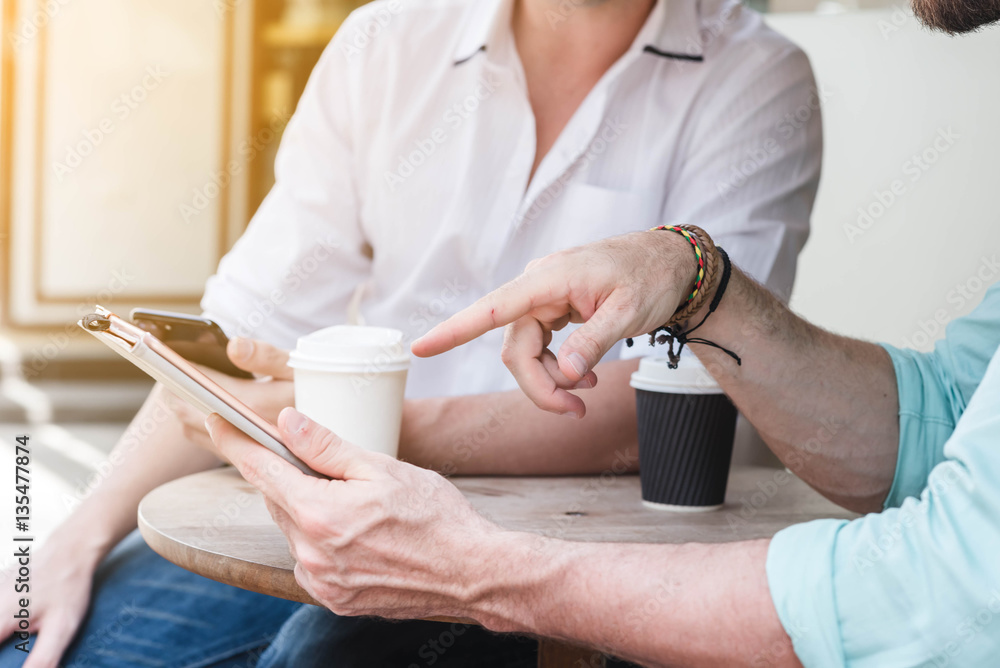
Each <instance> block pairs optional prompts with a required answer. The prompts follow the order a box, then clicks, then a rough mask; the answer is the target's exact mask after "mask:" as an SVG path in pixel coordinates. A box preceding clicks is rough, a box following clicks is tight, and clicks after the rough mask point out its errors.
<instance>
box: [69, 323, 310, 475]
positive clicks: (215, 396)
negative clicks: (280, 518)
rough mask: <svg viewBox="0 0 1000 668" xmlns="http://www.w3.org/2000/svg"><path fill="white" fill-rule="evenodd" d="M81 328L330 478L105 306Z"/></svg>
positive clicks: (195, 402)
mask: <svg viewBox="0 0 1000 668" xmlns="http://www.w3.org/2000/svg"><path fill="white" fill-rule="evenodd" d="M77 324H78V325H79V326H80V327H82V328H83V329H84V330H85V331H87V332H89V333H90V334H92V335H93V336H94V337H95V338H96V339H97V340H99V341H101V342H102V343H103V344H104V345H106V346H108V347H109V348H111V349H112V350H114V351H115V352H116V353H118V354H119V355H121V356H122V357H124V358H125V359H127V360H128V361H129V362H131V363H132V364H134V365H136V366H137V367H139V368H140V369H142V370H143V371H145V372H146V373H148V374H149V375H150V376H152V377H153V378H154V379H155V380H158V381H159V382H161V383H163V385H165V386H166V387H167V389H169V390H170V391H171V392H173V393H174V394H176V395H177V396H178V397H180V398H182V399H184V400H186V401H188V402H189V403H190V404H191V405H192V406H195V407H196V408H198V409H200V410H201V411H202V412H204V413H206V414H208V413H218V414H219V415H221V416H222V417H223V418H224V419H225V420H227V421H229V423H230V424H231V425H233V426H234V427H236V428H237V429H239V430H240V431H242V432H243V433H244V434H246V435H247V436H249V437H250V438H252V439H254V440H255V441H257V442H258V443H260V444H261V445H263V446H264V447H265V448H267V449H268V450H270V451H271V452H273V453H274V454H276V455H278V456H279V457H281V458H282V459H284V460H285V461H287V462H288V463H289V464H291V465H292V466H294V467H296V468H297V469H299V470H300V471H302V472H303V473H305V474H307V475H311V476H316V477H320V478H324V477H327V476H323V475H321V474H319V473H316V472H315V471H313V470H312V469H311V468H309V466H308V465H307V464H306V463H305V462H303V461H302V460H301V459H299V458H298V457H296V456H295V455H294V454H293V453H292V452H291V451H290V450H289V449H288V448H287V447H285V444H284V443H283V442H282V440H281V434H280V433H279V432H278V428H277V427H275V426H274V425H273V424H271V423H270V422H268V421H267V420H265V419H264V418H263V417H261V416H260V415H258V414H257V413H256V412H254V410H253V409H252V408H250V407H249V406H247V405H246V404H245V403H243V402H242V401H240V400H239V399H238V398H237V397H236V396H234V395H233V394H232V393H230V392H229V391H228V390H226V388H224V387H222V386H221V385H219V384H218V383H216V382H215V381H214V380H212V379H211V378H209V377H208V376H206V375H205V374H204V373H202V372H201V370H200V369H198V367H196V366H195V365H194V364H192V363H191V362H189V361H188V360H186V359H184V358H183V357H181V355H180V354H179V353H178V352H177V351H175V350H173V349H172V348H170V347H168V346H167V345H166V344H165V343H163V342H162V341H160V340H159V339H157V338H156V337H155V336H153V334H152V333H151V332H147V331H146V330H143V329H140V328H139V327H138V326H136V325H135V324H133V323H130V322H127V321H125V320H123V319H121V318H119V317H118V316H116V315H115V314H114V313H112V312H111V311H109V310H108V309H106V308H103V307H102V306H97V307H95V309H94V313H91V314H90V315H87V316H85V317H84V318H83V319H82V320H80V322H78V323H77Z"/></svg>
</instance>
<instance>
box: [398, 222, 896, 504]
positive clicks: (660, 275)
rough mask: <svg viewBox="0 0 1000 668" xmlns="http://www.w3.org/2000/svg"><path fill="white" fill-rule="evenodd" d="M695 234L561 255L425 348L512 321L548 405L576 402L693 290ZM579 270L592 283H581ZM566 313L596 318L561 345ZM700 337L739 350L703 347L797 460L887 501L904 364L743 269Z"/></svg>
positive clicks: (857, 498)
mask: <svg viewBox="0 0 1000 668" xmlns="http://www.w3.org/2000/svg"><path fill="white" fill-rule="evenodd" d="M686 244H687V242H686V241H685V240H684V239H683V238H682V237H681V236H680V235H677V234H672V233H666V232H637V233H633V234H628V235H624V236H621V237H614V238H611V239H606V240H604V241H600V242H597V243H594V244H590V245H589V246H582V247H580V248H574V249H571V250H568V251H562V252H560V253H555V254H553V255H550V256H548V257H546V258H543V259H542V260H538V261H536V262H534V263H532V265H529V267H528V269H527V270H525V273H523V274H522V275H521V276H519V277H518V278H517V279H515V280H514V281H512V282H510V283H508V284H506V285H504V286H502V287H500V288H499V289H497V290H495V291H494V292H492V293H490V294H489V295H486V296H485V297H483V298H482V299H480V300H479V301H477V302H476V303H475V304H473V305H472V306H470V307H469V308H467V309H466V310H465V311H462V312H461V313H458V314H456V315H455V316H452V317H451V318H449V319H448V320H447V321H445V322H444V323H441V324H440V325H438V326H437V327H435V328H434V329H433V330H431V331H430V332H428V333H427V334H426V335H425V336H424V337H422V338H421V339H420V340H418V341H415V342H414V344H413V350H414V352H415V353H416V354H418V355H422V356H428V355H435V354H440V353H442V352H444V351H446V350H449V349H451V348H454V347H455V346H458V345H461V344H463V343H465V342H467V341H470V340H472V339H473V338H475V337H476V336H479V335H480V334H482V333H483V332H486V331H489V330H490V329H494V328H496V327H501V326H504V325H508V324H509V328H508V336H507V338H506V339H505V342H504V347H505V350H504V359H505V362H506V363H507V366H508V367H509V368H510V370H511V372H512V373H513V374H514V376H515V377H516V378H517V381H518V384H519V385H520V386H521V389H522V390H523V391H524V392H525V394H526V395H527V396H528V397H530V398H531V400H532V401H533V402H534V403H535V404H536V405H538V406H540V407H542V408H545V409H546V410H549V411H553V412H556V413H565V412H569V411H577V410H579V406H582V403H583V402H582V401H581V399H582V398H587V399H588V400H589V396H590V395H589V393H590V392H594V390H588V391H586V392H584V393H577V394H578V395H579V396H576V395H573V394H570V393H569V392H567V389H569V388H572V387H573V384H574V383H577V382H579V381H580V380H581V379H583V378H585V377H588V376H589V375H592V372H591V371H590V369H592V368H594V365H596V364H597V362H598V361H599V360H600V359H601V357H602V356H603V355H604V354H605V353H606V352H607V351H608V350H610V349H611V347H612V346H613V345H614V344H615V343H616V342H617V341H619V340H620V339H622V338H625V337H628V336H641V335H642V334H643V333H644V332H648V331H650V330H653V329H655V328H656V327H658V326H659V325H660V324H662V323H664V322H666V321H667V320H668V319H669V318H670V317H671V316H672V315H673V313H674V312H675V310H676V309H677V307H678V305H679V304H680V303H681V302H682V301H683V300H684V299H685V296H686V295H688V294H690V291H691V286H692V285H693V284H694V278H695V265H694V263H693V262H692V261H691V250H690V248H689V247H685V245H686ZM578 276H586V280H585V281H582V280H571V277H578ZM705 308H706V309H707V307H705ZM703 316H704V310H703V311H702V313H698V314H695V316H694V317H693V318H692V322H694V323H697V322H700V321H701V319H702V317H703ZM568 321H573V322H583V323H584V324H583V325H581V326H580V327H579V328H578V329H577V330H575V331H574V332H573V333H572V334H571V335H570V336H569V337H568V338H567V339H566V341H565V343H563V344H562V346H561V347H560V348H559V350H558V356H556V355H555V354H553V353H552V352H551V351H549V350H548V349H547V347H546V346H547V343H548V340H549V339H548V338H547V333H549V332H551V331H554V330H557V329H559V328H561V327H563V326H565V324H566V322H568ZM511 323H512V324H511ZM511 332H514V333H516V334H518V335H516V336H511ZM697 336H698V337H702V338H705V339H708V340H710V341H713V342H715V343H717V344H719V345H721V346H724V347H726V348H728V349H731V350H733V351H735V352H737V353H738V354H739V355H740V356H741V358H742V359H743V364H742V366H738V365H737V364H736V362H735V361H734V360H732V359H731V358H730V357H728V356H727V355H726V354H725V353H723V352H721V351H719V350H716V349H714V348H711V347H709V346H705V345H698V344H694V345H692V346H691V350H692V351H694V353H695V354H697V355H698V356H699V358H700V359H701V360H702V362H704V363H705V366H706V367H707V368H708V369H709V371H710V372H711V373H712V375H713V376H715V377H716V379H717V380H718V381H719V383H720V384H721V385H722V387H723V389H724V390H725V391H726V393H727V394H729V396H730V397H732V399H733V400H734V402H735V403H736V405H737V406H738V407H739V408H740V410H741V411H742V412H743V413H744V414H745V415H746V416H747V417H748V418H749V419H750V421H751V422H752V423H753V424H754V426H755V427H756V428H757V429H758V431H759V432H760V433H761V435H762V436H763V437H764V439H765V440H766V441H767V443H768V445H769V446H770V447H771V449H772V450H774V452H775V454H777V455H778V457H779V458H781V460H782V461H783V462H784V463H785V465H786V466H788V467H789V468H790V469H792V470H793V471H794V472H795V473H796V474H797V475H799V476H801V477H802V478H803V479H804V480H805V481H807V482H808V483H809V484H811V485H813V486H814V487H815V488H816V489H817V490H819V491H820V492H821V493H822V494H824V495H826V496H827V497H828V498H830V499H831V500H833V501H835V502H837V503H840V504H842V505H844V506H845V507H847V508H850V509H852V510H857V511H870V510H879V509H881V504H882V501H883V500H884V499H885V498H886V495H887V494H888V491H889V489H890V487H891V485H892V480H893V476H894V472H895V466H896V459H897V454H898V439H899V418H898V395H897V389H896V378H895V371H894V369H893V366H892V363H891V361H890V360H889V357H888V355H887V354H886V353H885V351H884V350H883V349H881V348H880V347H878V346H876V345H874V344H870V343H864V342H862V341H856V340H852V339H849V338H845V337H841V336H836V335H834V334H831V333H829V332H826V331H824V330H822V329H821V328H819V327H816V326H814V325H811V324H809V323H808V322H806V321H805V320H803V319H802V318H800V317H798V316H796V315H795V314H794V313H792V312H791V311H790V310H789V309H788V308H787V307H786V306H784V305H783V304H782V303H781V302H780V301H779V300H778V299H776V298H775V297H774V296H773V295H772V294H771V293H770V292H768V291H767V290H766V289H765V288H763V287H762V286H760V285H758V284H757V283H755V282H754V281H753V280H752V279H750V278H748V277H747V276H746V275H745V274H744V273H743V272H741V271H740V270H739V269H738V268H734V269H733V273H732V278H731V280H730V283H729V287H728V290H727V291H726V293H725V296H724V297H723V298H722V300H721V303H720V306H719V308H718V310H717V311H716V312H715V313H714V314H712V316H711V317H710V318H708V320H707V321H706V322H705V324H704V326H702V327H701V328H700V329H699V330H698V332H697ZM600 375H601V374H600V373H598V376H600ZM597 387H598V388H601V385H600V384H599V385H598V386H597ZM619 391H620V390H619ZM565 424H566V423H565V422H564V425H565ZM558 431H559V428H558V427H557V428H556V429H555V433H558Z"/></svg>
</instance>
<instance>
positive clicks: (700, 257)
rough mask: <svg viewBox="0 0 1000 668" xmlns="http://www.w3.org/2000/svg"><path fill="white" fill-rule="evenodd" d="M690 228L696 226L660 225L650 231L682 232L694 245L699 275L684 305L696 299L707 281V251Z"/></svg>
mask: <svg viewBox="0 0 1000 668" xmlns="http://www.w3.org/2000/svg"><path fill="white" fill-rule="evenodd" d="M688 228H694V226H693V225H690V226H684V225H660V226H659V227H654V228H653V229H651V230H650V232H656V231H664V232H676V233H677V234H680V235H681V236H683V237H684V238H685V239H687V240H688V241H690V242H691V245H692V246H693V247H694V259H695V260H697V261H698V277H697V279H696V280H695V283H694V290H693V291H692V292H691V294H690V295H688V298H687V300H686V301H685V302H684V304H683V305H682V307H683V306H685V305H687V304H690V303H691V302H693V301H694V298H695V297H697V296H698V291H699V290H701V284H702V283H703V282H704V281H705V253H704V252H703V251H702V248H701V242H700V241H699V240H698V237H696V236H694V235H692V234H691V232H692V231H694V230H692V229H688ZM695 229H697V228H695ZM699 231H700V230H699ZM680 308H681V307H679V308H678V309H677V310H680Z"/></svg>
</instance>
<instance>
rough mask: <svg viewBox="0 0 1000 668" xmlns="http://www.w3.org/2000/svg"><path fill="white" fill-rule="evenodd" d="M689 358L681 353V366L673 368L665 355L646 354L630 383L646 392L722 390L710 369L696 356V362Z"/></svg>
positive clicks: (693, 392) (701, 392)
mask: <svg viewBox="0 0 1000 668" xmlns="http://www.w3.org/2000/svg"><path fill="white" fill-rule="evenodd" d="M689 359H690V358H684V357H682V358H681V361H680V364H679V365H678V368H676V369H671V368H670V367H669V366H668V364H669V360H667V358H666V357H644V358H642V360H641V361H640V362H639V369H638V370H637V371H636V372H635V373H633V374H632V380H631V382H630V383H629V385H631V386H632V387H634V388H635V389H637V390H645V391H646V392H665V393H668V394H722V388H721V387H719V384H718V383H716V382H715V379H714V378H712V375H711V374H710V373H708V370H706V369H705V367H703V366H702V365H701V364H699V363H698V361H697V360H696V359H695V360H694V361H693V362H692V361H688V360H689Z"/></svg>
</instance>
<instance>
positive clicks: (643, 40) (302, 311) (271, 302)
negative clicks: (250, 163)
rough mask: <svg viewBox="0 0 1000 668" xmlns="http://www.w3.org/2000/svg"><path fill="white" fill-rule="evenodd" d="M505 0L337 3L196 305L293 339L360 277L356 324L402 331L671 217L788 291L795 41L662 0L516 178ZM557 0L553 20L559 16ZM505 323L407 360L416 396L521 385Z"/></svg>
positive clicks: (522, 135)
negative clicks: (576, 251)
mask: <svg viewBox="0 0 1000 668" xmlns="http://www.w3.org/2000/svg"><path fill="white" fill-rule="evenodd" d="M511 2H512V0H410V1H409V2H405V1H402V0H390V1H384V0H380V1H378V2H374V3H372V4H370V5H367V6H364V7H362V8H361V9H359V10H357V11H356V12H354V13H353V14H352V15H351V17H350V18H349V19H348V20H347V22H346V23H345V24H344V25H343V27H342V28H341V30H340V31H339V33H338V34H337V36H336V37H335V38H334V40H333V41H332V42H331V44H330V45H329V46H328V48H327V50H326V52H325V53H324V55H323V57H322V59H321V60H320V63H319V64H318V65H317V67H316V69H315V71H314V72H313V74H312V77H311V79H310V81H309V84H308V86H307V88H306V91H305V93H304V94H303V96H302V99H301V101H300V102H299V105H298V108H297V110H296V112H295V115H294V117H293V118H292V120H291V122H290V123H289V125H288V127H287V129H286V131H285V135H284V138H283V140H282V143H281V147H280V149H279V151H278V157H277V161H276V165H275V174H276V180H277V183H276V185H275V186H274V188H273V190H272V191H271V193H270V194H269V195H268V197H267V198H266V200H265V202H264V203H263V204H262V206H261V207H260V210H259V211H258V212H257V213H256V215H255V216H254V218H253V220H252V221H251V223H250V226H249V228H248V229H247V232H246V233H245V235H244V236H243V237H242V238H241V239H240V241H239V242H238V243H237V244H236V246H235V247H234V248H233V250H232V251H231V252H230V253H229V254H228V255H227V256H226V257H225V258H224V259H223V260H222V262H221V263H220V265H219V269H218V273H217V274H216V275H215V276H214V277H212V278H211V279H209V282H208V285H207V288H206V292H205V297H204V300H203V302H202V305H203V307H204V309H205V311H206V313H207V314H208V315H209V316H210V317H212V318H214V319H215V320H217V321H218V322H219V323H220V324H221V325H222V326H223V328H224V329H226V330H227V331H228V332H229V333H230V334H240V335H244V336H247V335H249V336H254V337H258V338H263V339H266V340H270V341H272V342H273V343H275V344H277V345H281V346H284V347H293V346H294V344H295V339H296V337H298V336H300V335H302V334H305V333H308V332H310V331H313V330H316V329H319V328H321V327H326V326H329V325H334V324H338V323H342V322H344V320H345V317H346V311H347V305H348V302H349V301H350V298H351V295H352V294H353V293H354V291H355V289H356V287H357V286H358V285H360V284H366V290H365V295H364V299H363V302H362V303H361V313H362V314H363V316H364V319H365V321H366V322H367V324H371V325H381V326H387V327H395V328H398V329H401V330H403V332H404V333H405V335H406V339H407V340H408V341H412V340H413V339H415V338H417V337H418V336H420V335H422V334H423V333H425V332H426V331H427V330H429V329H430V328H431V327H432V326H433V325H434V324H436V323H437V322H440V321H441V320H443V319H445V318H446V317H448V316H449V315H451V314H453V313H455V312H457V311H458V310H460V309H462V308H463V307H465V306H467V305H469V304H471V303H472V302H473V301H475V299H477V298H478V297H480V296H482V295H483V294H485V293H487V292H488V291H490V290H491V289H493V288H495V287H497V286H499V285H501V284H503V283H504V282H506V281H508V280H510V279H512V278H514V277H515V276H517V275H518V274H519V273H520V272H521V271H522V270H523V269H524V267H525V265H526V264H527V263H528V262H529V261H530V260H532V259H534V258H537V257H541V256H544V255H547V254H549V253H552V252H554V251H557V250H560V249H563V248H569V247H573V246H577V245H580V244H584V243H587V242H591V241H595V240H597V239H601V238H605V237H609V236H613V235H618V234H623V233H626V232H631V231H635V230H643V229H648V228H650V227H653V226H655V225H661V224H668V223H694V224H697V225H700V226H702V227H704V228H705V229H706V230H707V231H708V232H709V233H710V234H712V236H713V238H714V239H715V242H716V243H717V244H719V245H721V246H723V247H725V248H726V250H727V251H728V252H729V254H730V255H731V257H732V258H733V260H734V262H736V263H737V264H739V265H740V266H741V267H742V268H743V269H744V270H746V271H748V272H749V273H750V274H751V275H753V276H754V277H756V278H757V279H759V280H761V281H763V282H764V283H766V284H767V285H768V286H769V287H771V288H772V289H773V290H775V291H776V292H778V293H779V294H783V295H787V294H788V293H789V292H790V290H791V285H792V279H793V277H794V273H795V263H796V257H797V255H798V252H799V250H800V249H801V248H802V246H803V244H804V243H805V240H806V236H807V234H808V221H809V215H810V211H811V208H812V204H813V199H814V197H815V193H816V188H817V184H818V180H819V171H820V160H821V144H822V139H821V130H820V125H821V124H820V119H819V110H818V100H817V93H816V88H815V83H814V81H813V77H812V71H811V69H810V66H809V63H808V60H807V59H806V57H805V55H804V54H803V53H802V52H801V51H800V50H799V49H798V48H797V47H795V46H794V45H792V44H791V43H789V42H788V41H787V40H786V39H784V38H783V37H780V36H779V35H777V34H776V33H774V32H773V31H771V30H770V29H769V28H767V27H766V26H764V25H763V23H762V21H761V19H760V17H759V16H758V15H756V14H754V13H753V12H751V11H749V10H746V9H744V8H742V7H741V6H740V5H739V3H738V2H735V1H731V0H701V1H695V0H659V2H658V3H657V5H656V7H655V9H654V10H653V12H652V13H651V15H650V16H649V18H648V19H647V21H646V23H645V25H644V27H643V28H642V29H641V31H640V33H639V35H638V36H637V38H636V40H635V42H634V43H633V45H632V47H631V48H630V49H629V50H628V52H627V53H625V54H624V55H623V56H622V57H621V59H620V60H619V61H618V62H616V63H615V64H614V65H613V66H612V67H611V68H610V69H609V70H608V72H607V73H606V74H605V75H604V76H603V77H602V78H601V80H600V81H599V82H598V84H597V85H596V86H595V87H594V89H593V90H592V91H591V92H590V93H589V95H587V97H586V99H585V100H584V101H583V102H582V104H581V105H580V107H579V108H578V109H577V110H576V113H575V114H574V115H573V117H572V118H571V119H570V121H569V123H568V124H567V125H566V127H565V129H564V130H563V132H562V134H561V135H560V136H559V138H558V139H557V141H556V142H555V144H554V145H553V146H552V149H551V150H550V151H549V152H548V154H547V155H546V156H545V157H544V159H543V160H542V162H541V164H540V165H539V166H538V169H537V171H536V173H535V175H534V177H533V178H532V179H531V181H530V183H529V181H528V176H529V173H530V171H531V167H532V164H533V162H534V158H535V126H534V117H533V114H532V111H531V107H530V105H529V102H528V98H527V93H526V87H525V82H524V75H523V70H522V68H521V64H520V60H519V58H518V55H517V52H516V48H515V46H514V41H513V37H512V34H511V29H510V13H511V7H512V4H511ZM563 5H564V6H565V7H566V9H556V10H553V12H550V16H549V18H550V22H551V24H552V29H553V30H560V29H568V28H566V26H565V25H563V22H562V21H561V20H560V19H561V15H560V14H559V11H571V5H572V3H563ZM692 261H693V260H692ZM562 334H563V336H564V335H565V332H563V333H562ZM563 336H557V337H556V340H555V341H554V342H553V346H554V347H556V346H558V344H559V342H561V340H562V338H563ZM501 342H502V332H493V333H491V334H489V335H487V336H485V337H483V338H482V339H480V340H478V341H476V342H473V343H471V344H469V345H467V346H464V347H463V348H461V349H459V350H456V351H453V352H451V353H448V354H447V355H443V356H440V357H438V358H435V359H430V360H414V361H413V366H412V367H411V372H410V379H409V384H408V393H409V395H410V396H414V397H417V396H432V395H454V394H464V393H476V392H489V391H499V390H503V389H512V388H514V387H516V385H515V384H514V381H513V379H512V378H511V376H510V374H509V373H508V372H507V370H506V368H505V367H504V366H503V364H502V363H501V361H500V357H499V350H500V345H501ZM649 350H650V349H649V348H648V347H646V346H645V345H642V346H636V347H635V348H632V349H630V350H629V353H628V354H629V355H636V354H648V353H649ZM619 352H620V351H613V352H612V353H611V354H610V355H609V357H608V359H613V358H614V356H616V355H618V354H619Z"/></svg>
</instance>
